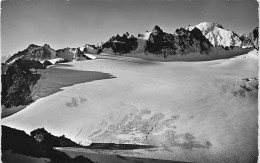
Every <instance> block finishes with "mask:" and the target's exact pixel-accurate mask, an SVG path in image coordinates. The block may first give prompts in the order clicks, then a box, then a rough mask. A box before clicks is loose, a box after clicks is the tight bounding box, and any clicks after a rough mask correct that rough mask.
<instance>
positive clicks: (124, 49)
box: [102, 32, 138, 54]
mask: <svg viewBox="0 0 260 163" xmlns="http://www.w3.org/2000/svg"><path fill="white" fill-rule="evenodd" d="M137 46H138V43H137V38H135V37H134V36H133V35H131V36H130V35H129V33H128V32H127V33H126V34H123V36H119V35H116V36H113V37H111V38H110V39H109V41H107V42H106V43H104V44H103V45H102V49H104V48H111V49H112V50H113V52H114V53H119V54H125V53H130V52H131V51H134V50H135V49H136V48H137Z"/></svg>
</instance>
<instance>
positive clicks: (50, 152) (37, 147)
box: [1, 126, 92, 163]
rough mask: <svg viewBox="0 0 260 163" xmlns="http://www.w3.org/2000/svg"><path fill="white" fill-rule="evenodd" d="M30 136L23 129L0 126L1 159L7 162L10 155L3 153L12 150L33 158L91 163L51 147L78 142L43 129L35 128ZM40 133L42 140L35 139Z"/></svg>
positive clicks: (86, 159)
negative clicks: (0, 135)
mask: <svg viewBox="0 0 260 163" xmlns="http://www.w3.org/2000/svg"><path fill="white" fill-rule="evenodd" d="M31 134H32V135H31V136H29V135H27V134H26V133H25V132H24V131H20V130H16V129H13V128H10V127H7V126H2V144H1V147H2V161H3V162H8V161H7V160H10V159H9V158H8V157H10V155H5V152H7V151H9V150H12V152H13V153H18V154H22V155H25V156H31V157H34V158H42V157H43V158H49V159H50V160H51V162H57V163H58V162H68V163H73V162H82V163H83V162H84V163H92V161H91V160H90V159H88V158H86V157H82V156H77V157H75V158H70V157H69V156H68V155H66V154H65V153H63V152H59V151H56V150H54V149H53V147H66V146H73V147H75V146H79V145H78V144H76V143H74V142H72V141H70V140H69V139H67V138H65V137H64V136H62V137H56V136H53V135H51V134H50V133H48V132H47V131H45V130H44V129H37V130H35V131H32V132H31ZM40 134H41V136H42V137H41V138H42V141H37V139H36V137H37V136H39V135H40Z"/></svg>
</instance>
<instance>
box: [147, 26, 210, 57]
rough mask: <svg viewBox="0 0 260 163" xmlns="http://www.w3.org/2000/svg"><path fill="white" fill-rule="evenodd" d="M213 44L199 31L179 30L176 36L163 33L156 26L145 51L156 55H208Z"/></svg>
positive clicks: (195, 29)
mask: <svg viewBox="0 0 260 163" xmlns="http://www.w3.org/2000/svg"><path fill="white" fill-rule="evenodd" d="M211 46H212V45H211V43H210V42H209V41H208V40H207V39H206V38H205V37H204V36H203V35H202V33H201V32H200V30H199V29H197V28H194V29H193V30H191V31H189V30H186V29H184V28H180V29H177V30H176V32H175V34H169V33H166V32H163V31H162V30H161V29H160V27H159V26H155V27H154V29H153V31H152V33H151V34H150V37H149V39H148V40H147V42H146V47H145V51H146V52H149V53H154V54H165V55H164V56H165V57H167V55H175V54H182V55H183V54H188V53H190V52H200V53H205V54H208V52H209V50H210V48H211Z"/></svg>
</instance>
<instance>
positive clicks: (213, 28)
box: [188, 22, 242, 47]
mask: <svg viewBox="0 0 260 163" xmlns="http://www.w3.org/2000/svg"><path fill="white" fill-rule="evenodd" d="M194 27H197V28H198V29H199V30H201V32H202V34H203V35H204V36H205V37H206V38H207V39H208V40H209V41H210V42H211V44H212V45H213V46H218V45H219V46H221V45H222V46H224V47H226V46H241V45H242V42H241V40H240V38H239V36H238V35H237V34H236V33H234V32H233V31H229V30H227V29H224V28H223V26H222V25H220V24H217V23H209V22H202V23H200V24H198V25H196V26H194ZM194 27H188V28H189V29H190V30H192V29H193V28H194Z"/></svg>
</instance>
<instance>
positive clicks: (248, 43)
mask: <svg viewBox="0 0 260 163" xmlns="http://www.w3.org/2000/svg"><path fill="white" fill-rule="evenodd" d="M258 37H259V36H258V27H256V28H255V29H254V30H253V31H252V32H250V33H247V34H242V35H240V39H241V41H242V42H243V43H242V46H245V47H254V48H256V49H259V44H258Z"/></svg>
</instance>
